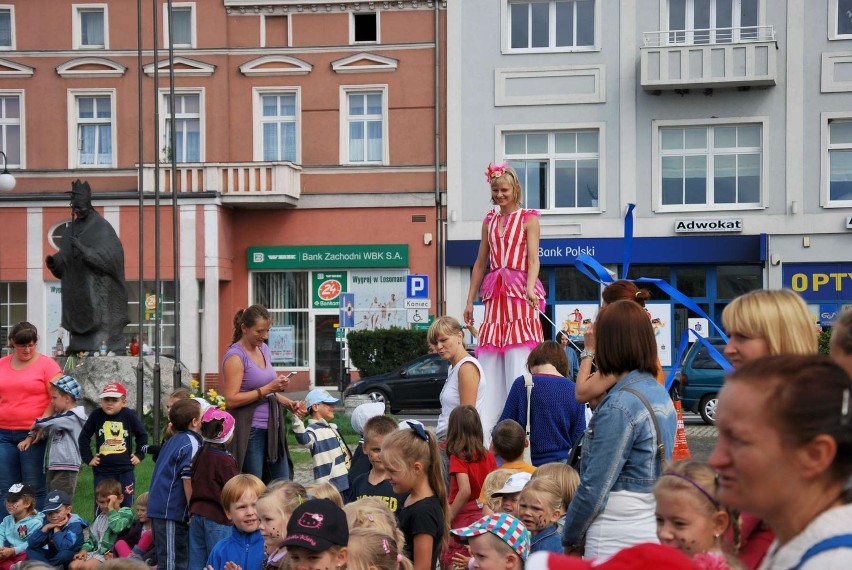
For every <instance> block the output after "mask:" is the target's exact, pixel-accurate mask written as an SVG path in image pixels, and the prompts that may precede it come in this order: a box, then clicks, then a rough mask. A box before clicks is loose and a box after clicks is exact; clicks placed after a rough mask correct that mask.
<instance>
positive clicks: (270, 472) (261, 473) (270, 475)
mask: <svg viewBox="0 0 852 570" xmlns="http://www.w3.org/2000/svg"><path fill="white" fill-rule="evenodd" d="M266 432H267V430H265V429H261V428H254V427H253V428H251V431H250V432H249V438H248V444H247V445H246V457H245V459H244V460H243V473H251V474H252V475H255V476H256V477H258V478H260V479H261V480H262V481H263V482H264V483H266V484H269V482H270V481H274V480H275V479H289V478H290V464H289V458H288V457H287V456H286V455H284V456H283V457H279V458H278V461H276V462H275V463H267V462H266ZM7 488H8V487H7Z"/></svg>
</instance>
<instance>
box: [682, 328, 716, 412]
mask: <svg viewBox="0 0 852 570" xmlns="http://www.w3.org/2000/svg"><path fill="white" fill-rule="evenodd" d="M707 340H708V341H710V344H712V345H713V347H714V348H716V350H718V351H719V352H722V351H723V350H725V341H724V340H722V338H721V337H710V338H708V339H707ZM724 381H725V371H724V370H723V369H722V366H721V365H720V364H719V363H718V362H716V361H715V360H713V358H712V357H711V356H710V352H709V351H708V350H707V348H706V347H705V346H704V345H703V344H701V343H700V342H694V343H693V344H692V346H691V347H690V348H689V350H687V351H686V354H685V355H684V357H683V360H682V361H681V364H680V367H679V370H678V371H677V372H676V373H675V377H674V382H673V383H672V392H677V394H678V395H679V396H680V399H681V402H682V405H683V408H684V409H685V410H690V411H692V412H696V413H698V414H700V415H701V419H703V420H704V422H705V423H707V424H710V425H715V424H716V403H717V401H718V395H719V389H720V388H721V387H722V383H723V382H724Z"/></svg>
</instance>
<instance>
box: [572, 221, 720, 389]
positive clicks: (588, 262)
mask: <svg viewBox="0 0 852 570" xmlns="http://www.w3.org/2000/svg"><path fill="white" fill-rule="evenodd" d="M635 208H636V204H628V205H627V213H626V214H625V216H624V262H623V267H622V270H621V275H622V277H621V278H622V279H624V280H627V281H633V282H634V283H653V284H654V285H656V286H657V287H659V288H660V290H662V291H663V292H665V293H666V294H667V295H668V296H669V297H670V298H671V300H672V301H673V302H675V303H680V304H681V305H683V306H684V307H686V308H687V309H689V310H691V311H692V312H694V313H696V314H698V315H700V316H701V317H703V318H705V319H707V322H708V323H710V325H711V326H712V327H713V328H714V329H716V332H718V333H719V336H720V337H722V339H723V340H724V341H725V342H726V343H727V342H729V339H728V336H727V335H726V334H725V331H724V330H722V327H720V326H719V325H717V324H716V322H715V321H714V320H713V319H711V318H710V317H709V316H708V315H707V313H705V312H704V310H703V309H702V308H701V307H699V306H698V304H696V303H695V301H693V300H692V299H690V298H689V297H688V296H687V295H684V294H683V293H681V292H680V291H678V290H677V289H676V288H675V287H672V285H671V284H669V282H668V281H665V280H663V279H657V278H651V277H639V278H638V279H627V273H628V271H629V268H630V259H631V257H632V254H633V210H634V209H635ZM574 267H576V268H577V270H578V271H579V272H580V273H582V274H583V275H585V276H586V277H588V278H589V279H591V280H592V281H595V282H596V283H598V284H599V285H603V286H606V285H609V284H610V283H613V282H614V281H615V278H614V277H613V274H612V273H610V271H609V270H608V269H607V268H606V267H604V266H603V265H601V264H600V263H599V262H598V260H596V259H595V258H594V257H592V256H591V255H587V254H581V255H578V256H577V258H576V259H575V260H574ZM690 330H691V329H687V330H685V331H684V332H683V334H682V335H681V338H680V343H679V345H678V352H677V357H676V359H675V361H674V364H673V365H672V369H671V371H670V372H669V375H668V377H667V378H666V390H669V389H671V385H672V383H673V382H674V376H675V373H676V372H677V369H678V368H679V367H680V361H681V358H682V357H683V353H684V351H685V350H686V346H687V344H688V343H689V332H690ZM692 333H693V334H695V337H696V339H697V340H698V342H700V343H701V344H703V345H704V346H706V347H707V350H708V352H709V354H710V357H711V358H713V360H715V361H716V362H718V363H719V365H720V366H721V367H722V369H723V370H725V372H726V373H729V372H731V371H732V370H733V368H732V367H731V364H730V363H729V362H728V360H727V359H726V358H725V357H724V356H723V355H722V354H721V353H720V352H719V351H718V350H716V348H715V347H714V346H713V345H711V344H710V342H708V341H707V340H706V339H705V338H703V337H702V336H700V335H699V334H698V333H697V332H695V331H694V330H693V331H692Z"/></svg>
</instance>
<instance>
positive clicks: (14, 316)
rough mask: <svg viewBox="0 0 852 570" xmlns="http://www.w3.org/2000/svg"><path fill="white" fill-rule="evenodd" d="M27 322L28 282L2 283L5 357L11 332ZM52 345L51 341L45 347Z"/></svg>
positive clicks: (0, 339)
mask: <svg viewBox="0 0 852 570" xmlns="http://www.w3.org/2000/svg"><path fill="white" fill-rule="evenodd" d="M25 320H27V284H26V282H15V281H3V282H0V346H2V347H3V352H2V354H3V355H4V356H5V355H6V354H8V352H7V351H8V348H7V347H8V346H9V331H10V330H12V327H14V326H15V325H16V324H18V323H20V322H21V321H25ZM45 336H47V335H45ZM50 344H51V343H50V342H49V340H48V341H46V342H45V345H48V346H49V345H50Z"/></svg>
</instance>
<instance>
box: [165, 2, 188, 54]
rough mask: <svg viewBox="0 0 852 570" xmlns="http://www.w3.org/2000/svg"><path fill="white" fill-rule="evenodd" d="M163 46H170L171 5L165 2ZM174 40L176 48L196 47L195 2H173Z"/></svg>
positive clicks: (172, 22)
mask: <svg viewBox="0 0 852 570" xmlns="http://www.w3.org/2000/svg"><path fill="white" fill-rule="evenodd" d="M163 22H164V25H163V46H164V47H169V6H168V4H163ZM171 25H172V41H173V42H174V43H173V46H174V47H176V48H192V47H195V3H194V2H173V3H172V19H171Z"/></svg>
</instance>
